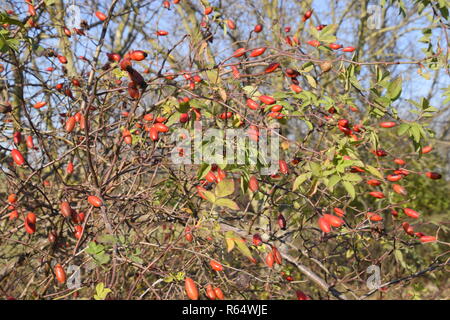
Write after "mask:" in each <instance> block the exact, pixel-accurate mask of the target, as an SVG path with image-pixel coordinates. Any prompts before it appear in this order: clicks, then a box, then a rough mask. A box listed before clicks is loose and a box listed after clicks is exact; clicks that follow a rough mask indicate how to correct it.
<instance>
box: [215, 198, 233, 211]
mask: <svg viewBox="0 0 450 320" xmlns="http://www.w3.org/2000/svg"><path fill="white" fill-rule="evenodd" d="M215 204H216V205H218V206H219V207H227V208H230V209H231V210H239V206H238V205H237V203H236V202H234V201H233V200H231V199H226V198H221V199H217V200H216V202H215Z"/></svg>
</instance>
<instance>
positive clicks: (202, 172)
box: [197, 163, 211, 180]
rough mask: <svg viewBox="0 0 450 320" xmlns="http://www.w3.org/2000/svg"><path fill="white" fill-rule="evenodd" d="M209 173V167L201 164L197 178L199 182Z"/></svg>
mask: <svg viewBox="0 0 450 320" xmlns="http://www.w3.org/2000/svg"><path fill="white" fill-rule="evenodd" d="M209 171H211V165H210V164H207V163H203V164H202V165H201V167H200V170H199V172H198V174H197V177H198V178H199V179H200V180H201V179H203V178H204V177H205V176H206V175H207V174H208V172H209Z"/></svg>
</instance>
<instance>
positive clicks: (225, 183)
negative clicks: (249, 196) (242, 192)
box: [214, 179, 234, 198]
mask: <svg viewBox="0 0 450 320" xmlns="http://www.w3.org/2000/svg"><path fill="white" fill-rule="evenodd" d="M214 192H215V194H216V196H217V197H219V198H222V197H226V196H229V195H230V194H232V193H233V192H234V181H233V180H232V179H224V180H222V181H220V182H219V183H218V184H217V187H216V189H215V190H214Z"/></svg>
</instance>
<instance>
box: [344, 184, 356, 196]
mask: <svg viewBox="0 0 450 320" xmlns="http://www.w3.org/2000/svg"><path fill="white" fill-rule="evenodd" d="M342 185H343V186H344V188H345V190H347V193H348V194H349V195H350V197H351V198H352V199H355V196H356V192H355V187H353V184H352V183H351V182H348V181H342Z"/></svg>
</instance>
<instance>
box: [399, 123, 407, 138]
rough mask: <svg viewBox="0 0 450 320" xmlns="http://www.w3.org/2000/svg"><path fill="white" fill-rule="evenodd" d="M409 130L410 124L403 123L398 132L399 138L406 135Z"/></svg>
mask: <svg viewBox="0 0 450 320" xmlns="http://www.w3.org/2000/svg"><path fill="white" fill-rule="evenodd" d="M408 130H409V124H408V123H402V124H401V125H399V127H398V130H397V134H398V135H399V136H402V135H404V134H405V133H406V132H407V131H408Z"/></svg>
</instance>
